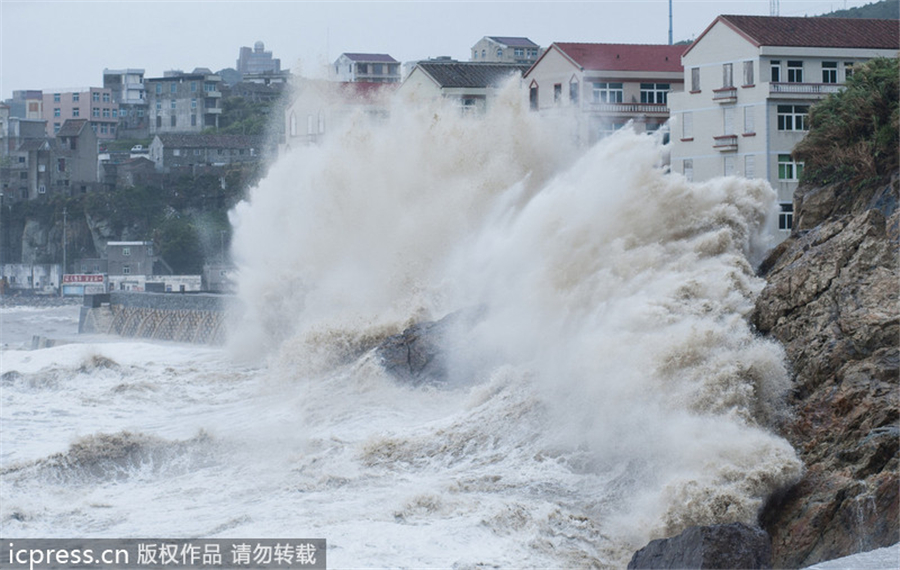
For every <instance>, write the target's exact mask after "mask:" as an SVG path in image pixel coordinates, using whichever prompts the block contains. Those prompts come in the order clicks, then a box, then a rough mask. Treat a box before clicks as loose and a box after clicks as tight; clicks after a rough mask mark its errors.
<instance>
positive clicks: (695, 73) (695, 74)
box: [691, 67, 700, 91]
mask: <svg viewBox="0 0 900 570" xmlns="http://www.w3.org/2000/svg"><path fill="white" fill-rule="evenodd" d="M691 91H700V68H699V67H692V68H691Z"/></svg>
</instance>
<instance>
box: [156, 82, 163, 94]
mask: <svg viewBox="0 0 900 570" xmlns="http://www.w3.org/2000/svg"><path fill="white" fill-rule="evenodd" d="M161 93H162V83H157V84H156V94H157V95H160V94H161Z"/></svg>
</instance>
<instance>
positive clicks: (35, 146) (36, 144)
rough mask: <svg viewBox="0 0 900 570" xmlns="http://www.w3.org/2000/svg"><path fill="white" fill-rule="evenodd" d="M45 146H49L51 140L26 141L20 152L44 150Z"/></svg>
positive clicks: (19, 149) (18, 149) (20, 147)
mask: <svg viewBox="0 0 900 570" xmlns="http://www.w3.org/2000/svg"><path fill="white" fill-rule="evenodd" d="M44 144H49V139H26V140H24V141H23V142H22V144H20V145H19V148H17V149H16V150H17V151H18V152H29V151H36V150H42V149H43V147H44Z"/></svg>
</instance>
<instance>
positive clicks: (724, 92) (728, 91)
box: [713, 87, 737, 103]
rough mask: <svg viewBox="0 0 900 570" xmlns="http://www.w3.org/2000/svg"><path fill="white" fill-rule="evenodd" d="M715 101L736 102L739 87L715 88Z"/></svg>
mask: <svg viewBox="0 0 900 570" xmlns="http://www.w3.org/2000/svg"><path fill="white" fill-rule="evenodd" d="M713 101H716V102H717V103H734V102H735V101H737V87H721V88H719V89H713Z"/></svg>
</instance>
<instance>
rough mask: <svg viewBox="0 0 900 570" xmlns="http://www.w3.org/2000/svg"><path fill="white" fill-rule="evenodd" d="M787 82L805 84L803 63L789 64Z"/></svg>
mask: <svg viewBox="0 0 900 570" xmlns="http://www.w3.org/2000/svg"><path fill="white" fill-rule="evenodd" d="M787 82H788V83H803V62H802V61H788V62H787Z"/></svg>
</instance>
